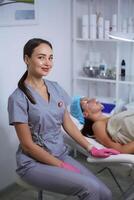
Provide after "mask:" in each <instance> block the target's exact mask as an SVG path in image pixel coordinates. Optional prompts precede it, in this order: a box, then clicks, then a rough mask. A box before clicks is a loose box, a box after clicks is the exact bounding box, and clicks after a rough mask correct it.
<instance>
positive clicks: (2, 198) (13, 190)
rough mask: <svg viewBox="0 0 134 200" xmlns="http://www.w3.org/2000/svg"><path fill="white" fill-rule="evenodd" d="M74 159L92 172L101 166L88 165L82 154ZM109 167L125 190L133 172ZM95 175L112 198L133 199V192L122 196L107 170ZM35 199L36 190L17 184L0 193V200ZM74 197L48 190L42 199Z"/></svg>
mask: <svg viewBox="0 0 134 200" xmlns="http://www.w3.org/2000/svg"><path fill="white" fill-rule="evenodd" d="M76 159H78V160H80V161H81V162H82V163H84V164H85V165H86V166H87V167H88V168H90V169H91V170H92V171H93V172H94V173H97V171H98V170H99V169H101V168H102V166H96V165H89V164H88V163H87V162H85V160H86V158H85V157H84V156H83V155H80V154H79V155H78V156H77V158H76ZM111 169H112V171H113V172H114V175H115V177H116V178H117V179H118V182H119V183H120V185H121V186H122V188H123V190H126V189H127V188H128V186H129V185H130V184H131V183H134V180H133V179H134V174H133V173H132V174H131V176H129V172H130V170H129V169H128V167H124V166H121V167H118V166H112V167H111ZM97 176H98V177H99V178H100V179H101V180H103V181H104V183H105V184H106V185H107V186H108V187H109V188H110V189H111V191H112V193H113V200H124V199H125V200H126V199H127V200H134V194H133V195H132V196H131V198H124V197H123V196H122V195H121V192H120V190H119V188H118V187H117V185H116V183H115V182H114V180H113V178H112V176H111V174H110V173H109V172H108V170H105V171H103V172H102V173H101V174H98V175H97ZM133 191H134V186H133V188H132V189H131V190H130V191H129V194H130V193H133ZM36 199H37V192H36V191H32V190H28V189H25V188H22V187H21V186H19V185H17V184H13V185H12V186H11V187H9V188H7V189H6V190H4V191H2V192H1V193H0V200H36ZM74 199H77V198H74V197H66V196H63V195H58V194H52V193H48V192H45V193H44V200H74Z"/></svg>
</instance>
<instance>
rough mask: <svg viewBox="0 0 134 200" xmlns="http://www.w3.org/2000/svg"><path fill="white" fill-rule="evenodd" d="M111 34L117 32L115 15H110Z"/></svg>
mask: <svg viewBox="0 0 134 200" xmlns="http://www.w3.org/2000/svg"><path fill="white" fill-rule="evenodd" d="M112 32H117V15H116V14H113V15H112Z"/></svg>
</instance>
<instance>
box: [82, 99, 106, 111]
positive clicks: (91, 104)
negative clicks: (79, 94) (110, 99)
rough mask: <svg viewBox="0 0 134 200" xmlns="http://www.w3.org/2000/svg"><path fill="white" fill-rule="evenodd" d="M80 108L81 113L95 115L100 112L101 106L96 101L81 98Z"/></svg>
mask: <svg viewBox="0 0 134 200" xmlns="http://www.w3.org/2000/svg"><path fill="white" fill-rule="evenodd" d="M81 108H82V110H83V112H86V113H88V114H96V113H98V112H100V111H101V110H102V108H103V106H102V104H101V103H100V102H99V101H96V99H89V98H82V100H81Z"/></svg>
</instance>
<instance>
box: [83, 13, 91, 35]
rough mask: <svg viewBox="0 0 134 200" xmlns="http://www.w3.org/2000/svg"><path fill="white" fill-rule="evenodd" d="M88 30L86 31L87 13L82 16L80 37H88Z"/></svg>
mask: <svg viewBox="0 0 134 200" xmlns="http://www.w3.org/2000/svg"><path fill="white" fill-rule="evenodd" d="M88 36H89V31H88V15H83V16H82V38H83V39H88Z"/></svg>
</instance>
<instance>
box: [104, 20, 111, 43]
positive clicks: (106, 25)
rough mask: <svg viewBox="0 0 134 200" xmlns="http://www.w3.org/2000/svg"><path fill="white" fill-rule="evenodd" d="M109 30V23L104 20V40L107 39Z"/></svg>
mask: <svg viewBox="0 0 134 200" xmlns="http://www.w3.org/2000/svg"><path fill="white" fill-rule="evenodd" d="M109 30H110V21H109V20H105V30H104V36H105V39H109Z"/></svg>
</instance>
